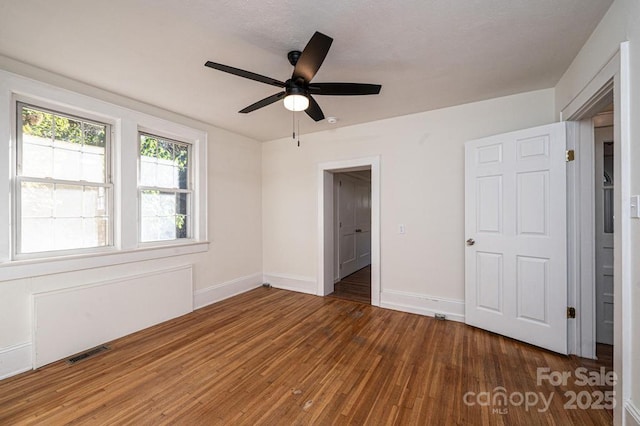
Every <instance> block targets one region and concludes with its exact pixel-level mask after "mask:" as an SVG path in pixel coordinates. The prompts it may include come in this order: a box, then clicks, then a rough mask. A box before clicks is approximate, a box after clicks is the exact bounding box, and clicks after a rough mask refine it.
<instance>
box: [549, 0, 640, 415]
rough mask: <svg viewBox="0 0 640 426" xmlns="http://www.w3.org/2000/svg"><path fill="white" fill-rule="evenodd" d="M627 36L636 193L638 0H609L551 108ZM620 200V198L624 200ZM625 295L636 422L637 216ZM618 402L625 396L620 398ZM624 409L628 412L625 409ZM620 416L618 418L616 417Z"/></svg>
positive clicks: (639, 393)
mask: <svg viewBox="0 0 640 426" xmlns="http://www.w3.org/2000/svg"><path fill="white" fill-rule="evenodd" d="M623 41H629V49H630V52H629V53H630V80H631V81H630V90H631V93H630V110H631V120H630V127H631V128H630V141H631V147H630V153H629V154H630V155H629V158H628V161H629V164H631V167H630V172H631V176H630V178H631V185H630V192H631V194H640V169H639V168H638V167H637V166H636V165H637V164H639V162H640V120H639V119H638V112H639V111H640V2H639V1H638V0H615V1H614V2H613V4H612V5H611V7H610V9H609V11H608V12H607V14H606V15H605V16H604V18H603V19H602V21H601V22H600V24H599V25H598V27H597V28H596V30H595V31H594V32H593V34H592V35H591V37H590V38H589V40H588V41H587V43H586V44H585V45H584V46H583V48H582V50H581V51H580V53H579V54H578V55H577V56H576V58H575V59H574V61H573V63H572V64H571V66H570V67H569V68H568V70H567V71H566V73H565V74H564V75H563V77H562V78H561V80H560V82H559V83H558V85H557V86H556V101H555V103H556V111H557V112H559V111H561V110H562V109H563V108H564V107H565V106H566V105H567V104H568V103H569V102H570V101H571V100H572V99H573V98H574V97H575V96H576V95H577V94H578V93H579V91H580V90H582V88H584V87H585V86H586V85H587V83H588V82H589V81H590V80H591V79H592V78H593V77H594V76H595V75H596V74H597V72H598V71H599V70H600V69H601V68H602V67H603V66H604V65H605V64H606V63H607V62H608V61H609V59H610V58H611V57H612V56H613V55H614V54H615V52H616V51H617V50H618V49H619V47H620V43H621V42H623ZM624 202H626V200H624ZM630 240H631V241H630V242H631V259H632V261H631V265H630V267H631V271H630V272H631V281H632V290H631V296H632V297H631V300H630V301H628V306H629V307H630V314H631V315H630V317H629V318H627V319H626V320H627V321H626V323H625V326H628V327H630V333H629V335H630V336H632V339H631V341H628V340H627V341H625V342H624V344H625V345H626V346H627V348H628V349H629V361H630V371H625V372H624V378H625V380H626V383H627V385H628V386H629V388H630V394H628V395H626V397H629V398H630V401H628V404H627V407H626V408H627V410H629V411H635V415H637V416H638V417H637V419H636V421H637V422H638V423H640V338H639V337H638V336H639V333H638V332H639V329H640V326H639V324H640V262H638V256H640V220H637V219H634V220H631V224H630ZM618 397H619V401H618V403H619V404H623V403H624V402H625V401H622V400H620V396H618ZM627 415H629V414H627ZM618 420H620V419H618Z"/></svg>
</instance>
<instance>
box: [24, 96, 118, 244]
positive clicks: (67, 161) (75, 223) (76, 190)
mask: <svg viewBox="0 0 640 426" xmlns="http://www.w3.org/2000/svg"><path fill="white" fill-rule="evenodd" d="M16 105H17V114H16V118H17V126H16V134H17V148H18V149H17V162H16V187H15V198H14V199H15V217H16V221H15V222H16V223H17V227H16V228H15V231H14V232H15V234H14V235H15V240H16V245H15V249H14V250H15V253H16V255H21V254H32V253H42V252H53V251H65V250H81V249H91V248H97V247H105V246H109V245H112V221H111V216H112V215H111V199H112V182H111V173H110V170H111V167H110V158H109V139H110V134H111V131H110V126H109V125H108V124H105V123H99V122H96V121H92V120H89V119H86V118H80V117H76V116H72V115H68V114H66V113H62V112H57V111H52V110H48V109H45V108H41V107H38V106H34V105H29V104H25V103H21V102H17V103H16Z"/></svg>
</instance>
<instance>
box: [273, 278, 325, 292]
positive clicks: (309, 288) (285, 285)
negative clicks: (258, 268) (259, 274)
mask: <svg viewBox="0 0 640 426" xmlns="http://www.w3.org/2000/svg"><path fill="white" fill-rule="evenodd" d="M263 279H264V282H266V283H269V284H271V286H272V287H275V288H280V289H282V290H290V291H297V292H299V293H306V294H314V295H315V294H317V293H318V283H317V281H316V279H315V278H313V277H300V276H295V275H285V274H264V276H263Z"/></svg>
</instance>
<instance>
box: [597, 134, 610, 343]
mask: <svg viewBox="0 0 640 426" xmlns="http://www.w3.org/2000/svg"><path fill="white" fill-rule="evenodd" d="M595 143H596V146H595V177H596V181H595V190H596V193H595V205H596V212H595V219H596V227H595V228H596V229H595V231H596V342H598V343H604V344H607V345H613V235H614V234H613V232H614V229H613V217H614V216H613V215H614V212H613V188H614V186H613V185H614V182H613V164H614V162H613V126H608V127H599V128H596V129H595Z"/></svg>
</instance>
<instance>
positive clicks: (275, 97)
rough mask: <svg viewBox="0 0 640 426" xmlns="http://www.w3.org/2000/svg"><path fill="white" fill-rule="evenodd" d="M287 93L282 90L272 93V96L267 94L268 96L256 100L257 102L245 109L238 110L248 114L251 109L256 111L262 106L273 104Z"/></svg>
mask: <svg viewBox="0 0 640 426" xmlns="http://www.w3.org/2000/svg"><path fill="white" fill-rule="evenodd" d="M285 94H286V93H284V92H280V93H276V94H275V95H271V96H267V97H266V98H264V99H262V100H260V101H258V102H256V103H255V104H251V105H249V106H248V107H246V108H245V109H242V110H240V111H238V112H240V113H242V114H247V113H249V112H251V111H255V110H257V109H260V108H262V107H266V106H267V105H271V104H272V103H274V102H277V101H279V100H280V99H282V98H284V95H285Z"/></svg>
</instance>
